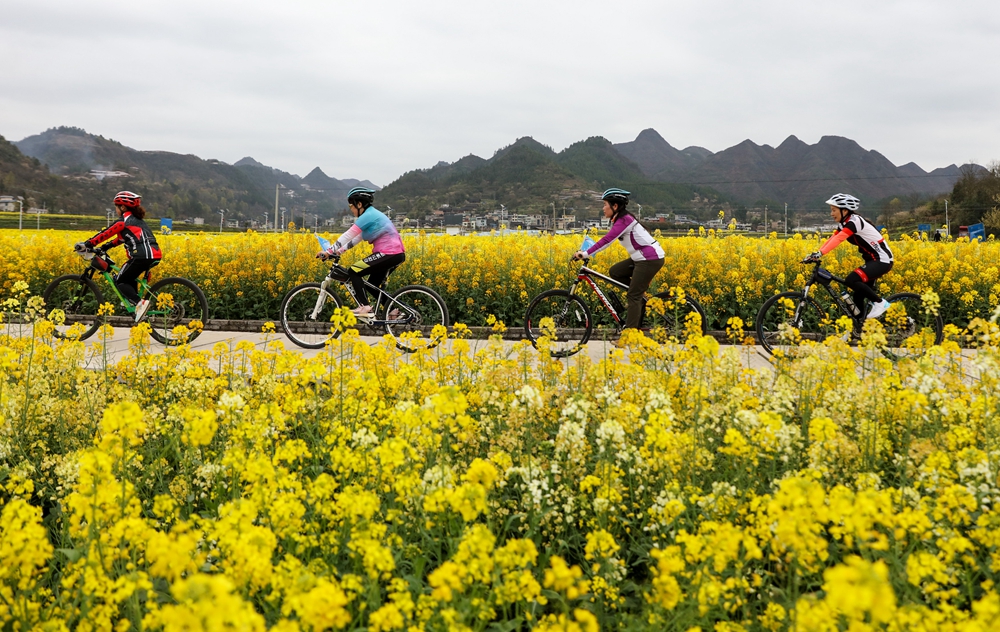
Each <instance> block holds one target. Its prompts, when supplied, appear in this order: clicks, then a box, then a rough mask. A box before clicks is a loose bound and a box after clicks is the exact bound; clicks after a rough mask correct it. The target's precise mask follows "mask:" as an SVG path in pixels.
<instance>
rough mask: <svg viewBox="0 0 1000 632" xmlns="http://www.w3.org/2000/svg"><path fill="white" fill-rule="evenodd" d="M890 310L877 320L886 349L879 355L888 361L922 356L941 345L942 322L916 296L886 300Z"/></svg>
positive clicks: (897, 296)
mask: <svg viewBox="0 0 1000 632" xmlns="http://www.w3.org/2000/svg"><path fill="white" fill-rule="evenodd" d="M886 300H887V301H889V303H891V306H890V307H889V309H888V310H886V312H885V314H883V315H882V316H879V317H878V319H877V320H878V322H880V323H882V329H883V331H884V332H885V340H886V346H885V348H884V349H883V350H882V353H883V354H884V355H885V356H886V357H887V358H889V359H890V360H894V361H898V360H901V359H903V358H907V357H914V356H920V355H923V354H924V353H925V352H926V351H927V349H929V348H930V347H932V346H934V345H937V344H941V340H942V339H943V338H944V321H943V320H942V319H941V316H940V315H938V314H937V313H934V312H931V311H929V310H928V309H927V308H926V307H925V306H924V301H923V299H922V298H921V297H920V295H919V294H911V293H909V292H904V293H901V294H893V295H892V296H889V297H887V298H886Z"/></svg>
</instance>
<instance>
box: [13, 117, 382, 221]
mask: <svg viewBox="0 0 1000 632" xmlns="http://www.w3.org/2000/svg"><path fill="white" fill-rule="evenodd" d="M8 145H10V144H8ZM10 147H15V148H16V150H19V151H20V152H21V153H23V154H24V155H25V156H27V157H29V158H31V159H34V160H35V162H37V163H40V164H41V165H44V166H45V167H47V168H48V171H49V172H50V173H51V175H53V176H59V178H56V180H58V181H60V182H61V183H62V184H63V185H64V186H63V187H62V188H61V189H59V190H55V189H53V188H52V187H49V188H48V189H46V188H45V187H40V186H34V187H29V186H27V185H25V186H26V188H29V189H35V191H34V193H33V194H32V197H33V198H34V200H35V203H36V204H39V205H43V204H45V205H48V206H49V207H51V208H65V209H66V210H67V211H74V212H82V213H88V212H90V213H103V212H104V210H105V209H106V208H107V206H109V200H110V199H111V196H113V195H114V193H115V191H118V190H119V189H123V188H127V189H135V190H137V191H141V192H142V194H143V202H144V204H145V205H146V206H147V208H149V210H150V211H151V212H152V213H153V214H154V215H156V216H161V217H164V216H165V217H211V216H214V215H215V211H216V210H217V209H220V208H224V209H226V210H227V212H230V213H232V215H230V217H243V218H246V219H251V218H254V219H255V218H257V217H260V216H261V215H262V214H265V213H267V214H268V215H271V214H273V210H274V191H275V187H276V186H279V187H283V188H284V189H286V191H285V193H284V195H283V197H282V199H281V200H280V205H281V206H282V207H292V216H294V214H295V213H296V212H309V213H312V214H315V215H319V216H321V217H329V216H332V215H335V214H337V213H339V212H340V211H341V210H343V209H345V208H346V206H347V205H346V202H345V201H344V197H345V195H346V193H347V191H348V190H349V189H350V188H351V187H354V186H357V185H359V184H363V185H366V186H371V187H372V188H376V189H377V187H375V185H373V184H372V183H371V182H369V181H368V180H355V179H345V180H338V179H336V178H331V177H329V176H327V175H326V174H325V173H323V171H322V170H321V169H319V167H317V168H316V169H314V170H313V171H312V172H311V173H310V174H309V175H307V176H306V177H305V178H301V177H299V176H297V175H294V174H291V173H287V172H285V171H281V170H280V169H274V168H272V167H268V166H266V165H264V164H261V163H260V162H258V161H256V160H254V159H253V158H251V157H246V158H243V159H242V160H239V161H237V162H236V163H235V164H232V165H229V164H226V163H224V162H222V161H220V160H213V159H208V160H205V159H202V158H199V157H197V156H193V155H190V154H188V155H184V154H176V153H172V152H166V151H139V150H136V149H132V148H130V147H126V146H125V145H123V144H121V143H119V142H117V141H114V140H110V139H106V138H104V137H103V136H96V135H94V134H89V133H87V132H86V131H84V130H82V129H78V128H73V127H58V128H53V129H49V130H47V131H45V132H43V133H41V134H37V135H34V136H29V137H27V138H25V139H24V140H21V141H18V142H16V143H13V144H12V145H10ZM13 162H16V161H13ZM6 171H7V168H6V165H3V164H0V172H6ZM95 171H96V172H115V174H114V175H106V176H104V177H103V178H102V179H95V177H94V173H93V172H95ZM50 180H51V178H50ZM0 184H2V181H0ZM10 184H11V186H10V187H9V188H11V189H16V188H17V187H16V186H15V185H14V184H13V183H10ZM67 191H72V192H73V193H74V195H72V196H70V195H68V194H67Z"/></svg>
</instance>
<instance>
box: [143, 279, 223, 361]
mask: <svg viewBox="0 0 1000 632" xmlns="http://www.w3.org/2000/svg"><path fill="white" fill-rule="evenodd" d="M144 298H146V299H147V300H148V301H149V309H148V310H146V314H145V315H144V316H143V317H142V319H141V320H143V321H148V322H149V325H150V327H151V328H152V329H151V331H150V335H151V336H153V339H154V340H156V341H157V342H159V343H162V344H165V345H168V346H173V345H182V344H187V343H189V342H191V341H192V340H194V339H195V338H197V337H198V335H199V334H201V331H202V329H203V328H204V326H205V322H206V321H207V320H208V301H207V300H206V299H205V293H204V292H202V291H201V288H199V287H198V286H197V285H195V283H194V282H193V281H189V280H188V279H183V278H181V277H167V278H166V279H160V280H159V281H157V282H156V283H154V284H153V287H151V288H149V294H148V295H146V296H145V297H144ZM178 325H184V326H185V327H186V328H187V331H186V332H174V328H175V327H177V326H178Z"/></svg>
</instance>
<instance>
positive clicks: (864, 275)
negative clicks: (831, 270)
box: [844, 261, 892, 315]
mask: <svg viewBox="0 0 1000 632" xmlns="http://www.w3.org/2000/svg"><path fill="white" fill-rule="evenodd" d="M889 270H892V264H891V263H882V262H881V261H869V262H868V263H866V264H865V265H863V266H861V267H860V268H857V269H855V270H854V271H853V272H851V273H850V274H848V275H847V278H846V279H844V285H846V286H847V287H849V288H851V289H852V290H854V304H855V305H857V306H858V309H859V310H861V314H862V315H864V314H867V313H868V311H867V309H866V308H867V303H869V302H870V303H878V302H881V300H882V297H881V296H879V294H878V292H876V291H875V282H876V281H877V280H878V279H879V277H881V276H883V275H885V274H887V273H888V272H889Z"/></svg>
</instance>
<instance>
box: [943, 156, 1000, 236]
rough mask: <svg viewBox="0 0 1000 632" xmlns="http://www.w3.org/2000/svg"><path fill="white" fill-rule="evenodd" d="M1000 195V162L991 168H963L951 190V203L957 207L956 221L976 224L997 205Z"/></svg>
mask: <svg viewBox="0 0 1000 632" xmlns="http://www.w3.org/2000/svg"><path fill="white" fill-rule="evenodd" d="M998 196H1000V162H995V163H993V164H992V165H991V166H990V168H989V169H977V168H975V167H972V166H966V167H963V168H962V176H961V177H960V178H959V179H958V182H956V183H955V188H954V189H952V192H951V203H952V204H953V205H954V208H955V221H957V222H958V223H960V224H966V225H968V224H975V223H977V222H980V221H982V220H983V216H984V215H986V214H987V213H988V212H990V211H991V210H993V207H994V206H996V204H997V202H996V200H997V197H998Z"/></svg>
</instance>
